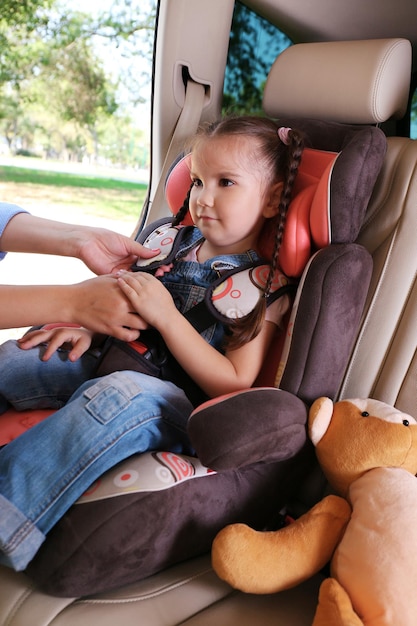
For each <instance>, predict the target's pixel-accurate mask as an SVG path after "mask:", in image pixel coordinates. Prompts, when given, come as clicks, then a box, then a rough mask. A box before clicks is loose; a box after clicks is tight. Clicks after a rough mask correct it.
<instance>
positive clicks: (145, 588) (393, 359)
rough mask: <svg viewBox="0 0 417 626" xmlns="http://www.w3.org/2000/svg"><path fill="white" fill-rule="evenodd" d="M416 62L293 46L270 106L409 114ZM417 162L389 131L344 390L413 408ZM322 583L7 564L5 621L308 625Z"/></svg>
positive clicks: (197, 565)
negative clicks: (257, 587) (261, 585)
mask: <svg viewBox="0 0 417 626" xmlns="http://www.w3.org/2000/svg"><path fill="white" fill-rule="evenodd" d="M306 59H307V60H308V63H306V62H305V60H306ZM364 59H366V63H364ZM410 62H411V58H410V46H409V45H408V42H406V41H404V40H398V39H396V40H379V41H374V42H338V43H326V44H309V45H307V44H303V45H300V46H293V47H292V48H290V49H289V50H288V51H287V52H286V53H283V54H282V55H281V57H279V59H278V61H277V62H276V64H275V66H274V68H273V69H272V71H271V74H270V79H269V81H268V84H267V87H266V92H265V110H266V113H267V114H268V115H271V116H274V117H279V118H282V117H315V118H316V119H319V120H320V119H321V120H324V121H329V120H331V121H335V122H342V123H350V124H352V123H353V124H374V123H380V122H383V121H385V120H386V119H388V118H390V117H392V116H394V117H395V116H399V117H401V115H402V114H403V113H404V111H405V107H406V104H407V99H408V84H409V76H410ZM294 77H296V79H295V78H294ZM352 77H353V78H352ZM300 86H302V93H301V92H300V91H299V89H300ZM280 94H281V95H282V98H281V96H280ZM416 164H417V147H416V145H415V143H414V142H413V141H411V140H409V139H406V138H389V139H388V151H387V154H386V157H385V161H384V166H383V170H382V172H381V174H380V176H379V178H378V181H377V184H376V186H375V190H374V193H373V196H372V199H371V202H370V204H369V208H368V211H367V214H366V219H365V223H364V226H363V228H362V230H361V233H360V236H359V240H358V241H359V242H360V243H361V244H363V245H364V246H365V247H366V248H367V249H368V250H369V251H370V252H371V254H372V256H373V260H374V271H373V276H372V281H371V288H370V292H369V296H368V300H367V304H366V309H365V313H364V316H363V321H362V324H361V328H360V331H359V334H358V338H357V341H356V343H355V347H354V350H353V352H352V356H351V359H350V363H349V366H348V369H347V372H346V375H345V377H344V381H343V383H342V387H341V389H340V396H341V397H352V396H355V397H358V396H373V397H375V398H377V399H380V400H383V401H386V402H390V403H392V404H396V405H397V406H398V408H400V409H402V410H404V411H407V412H409V413H411V414H414V415H417V406H416V402H417V400H416V399H415V393H414V384H413V381H414V380H415V374H416V356H415V352H416V336H415V332H416V331H415V330H414V324H413V323H412V322H413V313H415V309H416V307H417V300H416V286H415V276H416V269H417V251H416V248H415V244H414V237H415V232H417V230H416V226H417V224H416V222H417V210H416V200H415V193H416V191H417V189H416V184H417V183H416V181H415V175H414V171H415V167H416ZM413 375H414V376H413ZM310 487H311V490H315V489H316V488H317V486H316V485H314V486H311V485H307V487H306V488H305V493H306V491H307V489H308V488H310ZM313 488H314V489H313ZM307 495H309V494H307ZM277 567H279V563H277ZM319 582H320V581H319V578H318V577H317V578H316V579H314V580H311V581H308V582H307V583H306V584H304V585H302V586H300V587H298V588H296V589H294V590H291V591H289V592H285V593H281V594H276V595H272V596H251V595H244V594H241V593H237V592H234V591H233V590H231V589H230V588H229V587H228V586H227V585H226V584H224V583H222V582H221V581H219V580H218V579H217V577H216V576H215V575H214V573H213V572H212V570H211V567H210V557H209V555H208V556H206V557H201V558H197V559H193V560H189V561H187V562H185V563H184V564H182V565H179V566H174V567H172V568H170V569H169V570H166V571H164V572H162V573H160V574H157V575H154V576H151V577H150V578H148V579H146V580H144V581H142V582H140V583H137V584H133V585H130V586H128V587H125V588H123V589H119V590H117V591H113V592H108V593H104V594H100V595H96V596H94V597H87V598H79V599H78V598H56V597H52V596H48V595H47V594H44V593H42V592H40V591H39V590H37V589H36V587H35V586H34V584H33V583H32V582H31V581H30V580H29V579H28V578H27V577H26V576H25V575H24V574H19V573H15V572H13V571H11V570H9V569H6V568H0V624H1V626H6V625H7V626H29V625H30V626H44V625H45V626H46V625H51V624H54V626H70V625H72V624H74V626H75V625H77V626H87V625H88V626H91V625H94V624H100V626H110V625H111V626H113V625H114V624H115V623H120V624H123V626H130V625H132V626H133V625H135V626H137V625H138V624H143V625H144V626H162V625H165V626H174V625H179V624H182V625H187V626H203V625H206V626H209V625H210V626H212V625H213V624H214V623H216V622H217V623H219V624H221V625H222V626H232V625H237V624H239V625H240V626H246V625H247V626H249V625H251V626H253V624H263V626H268V625H269V624H271V625H272V624H274V625H277V624H282V625H283V626H284V625H285V626H292V625H294V626H303V625H304V624H305V625H308V624H311V621H312V616H313V613H314V608H315V605H316V601H317V590H318V583H319Z"/></svg>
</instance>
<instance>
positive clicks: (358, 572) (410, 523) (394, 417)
mask: <svg viewBox="0 0 417 626" xmlns="http://www.w3.org/2000/svg"><path fill="white" fill-rule="evenodd" d="M308 430H309V436H310V439H311V441H312V443H313V445H314V446H315V451H316V456H317V459H318V461H319V464H320V466H321V468H322V470H323V472H324V475H325V476H326V478H327V480H328V482H329V484H330V487H331V488H332V489H331V493H330V494H329V495H327V496H325V497H324V498H323V499H322V500H321V501H319V502H318V503H317V504H316V505H315V506H314V507H313V508H311V509H310V510H308V511H307V512H306V513H305V514H304V515H302V516H301V517H299V518H298V519H297V520H295V521H293V522H292V523H289V524H288V525H286V526H284V527H283V528H281V529H279V530H276V531H264V532H262V531H255V530H253V529H252V528H250V527H248V526H246V525H244V524H231V525H230V526H226V527H225V528H224V529H223V530H221V531H220V532H219V533H218V535H217V536H216V537H215V539H214V542H213V547H212V563H213V568H214V570H215V572H216V573H217V575H218V576H219V577H220V578H221V579H223V580H225V581H226V582H228V583H229V584H230V585H231V586H232V587H234V588H236V589H240V590H241V591H243V592H247V593H257V594H262V593H265V594H268V593H275V592H278V591H282V590H284V589H288V588H290V587H293V586H295V585H297V584H299V583H301V582H302V581H304V580H306V579H307V578H309V577H311V576H313V575H314V574H316V573H318V572H320V571H321V570H322V568H323V567H324V566H325V565H326V564H327V563H329V562H330V576H329V577H327V578H325V579H324V581H323V582H322V584H321V586H320V591H319V598H318V604H317V608H316V612H315V616H314V621H313V626H324V625H326V626H362V625H367V626H371V625H372V626H415V625H416V624H417V591H416V585H417V479H416V477H415V474H416V473H417V421H416V419H414V418H413V417H412V416H411V415H408V414H406V413H403V412H402V411H400V410H398V409H396V408H394V407H392V406H389V405H388V404H386V403H384V402H381V401H379V400H374V399H369V398H367V399H352V400H341V401H338V402H335V403H333V402H332V400H330V399H329V398H324V397H323V398H318V399H317V400H316V401H315V402H314V403H313V404H312V406H311V408H310V410H309V416H308Z"/></svg>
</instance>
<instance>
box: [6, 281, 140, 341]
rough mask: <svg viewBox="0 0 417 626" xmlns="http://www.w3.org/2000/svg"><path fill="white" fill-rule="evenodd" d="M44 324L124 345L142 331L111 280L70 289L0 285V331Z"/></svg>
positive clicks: (56, 286) (130, 306)
mask: <svg viewBox="0 0 417 626" xmlns="http://www.w3.org/2000/svg"><path fill="white" fill-rule="evenodd" d="M46 322H67V323H71V324H79V325H80V326H84V327H85V328H89V329H90V330H92V331H94V332H97V333H101V334H106V335H113V336H115V337H118V338H119V339H122V340H124V341H133V340H134V339H136V338H137V337H138V335H139V330H140V329H143V328H145V327H146V324H145V323H144V322H143V320H141V318H140V317H139V316H138V315H137V314H136V312H135V311H134V309H133V306H132V305H131V304H130V302H129V300H128V299H127V298H126V297H125V295H124V294H123V293H122V291H121V289H120V288H119V285H118V282H117V280H116V279H115V277H113V276H99V277H97V278H92V279H90V280H86V281H83V282H81V283H77V284H73V285H35V286H26V285H24V286H21V285H0V328H17V327H20V326H36V325H37V324H45V323H46Z"/></svg>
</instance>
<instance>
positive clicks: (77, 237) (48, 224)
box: [0, 205, 158, 274]
mask: <svg viewBox="0 0 417 626" xmlns="http://www.w3.org/2000/svg"><path fill="white" fill-rule="evenodd" d="M11 206H13V205H7V207H8V208H9V210H10V207H11ZM0 208H1V207H0ZM16 209H17V210H19V208H18V207H16ZM0 250H2V251H3V252H32V253H41V254H54V255H60V256H68V257H76V258H79V259H81V260H82V261H83V262H84V263H85V264H86V265H87V267H88V268H89V269H91V270H92V271H93V272H94V273H96V274H110V273H112V272H115V271H117V270H119V269H123V268H124V269H127V268H129V267H130V266H131V265H132V263H134V261H136V259H137V258H138V257H145V258H150V257H153V256H155V254H156V253H157V252H158V251H155V250H149V249H148V248H144V247H143V246H142V245H141V244H140V243H138V242H137V241H134V240H133V239H131V238H130V237H125V236H124V235H120V234H118V233H115V232H112V231H110V230H107V229H105V228H94V227H89V226H80V225H74V224H65V223H63V222H56V221H53V220H47V219H44V218H41V217H36V216H34V215H30V214H29V213H25V212H20V213H19V212H18V213H16V214H14V215H13V214H12V216H11V218H10V219H9V221H8V222H7V225H6V226H5V227H4V230H3V232H2V233H1V231H0Z"/></svg>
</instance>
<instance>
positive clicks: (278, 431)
mask: <svg viewBox="0 0 417 626" xmlns="http://www.w3.org/2000/svg"><path fill="white" fill-rule="evenodd" d="M281 122H282V124H283V125H285V126H294V127H295V126H297V127H298V128H301V130H303V131H304V132H305V134H306V143H307V145H309V146H311V147H312V148H315V149H319V150H329V151H335V152H338V153H340V154H338V157H337V159H336V161H335V164H334V171H333V175H332V180H331V188H330V196H331V203H330V215H329V216H328V217H329V221H328V224H329V228H328V232H329V233H330V239H331V242H335V243H336V244H337V245H330V246H329V247H325V248H323V249H322V250H319V251H317V253H316V249H317V248H318V247H319V246H318V244H316V243H315V242H314V238H313V237H312V245H311V248H312V252H313V253H314V254H313V258H312V260H311V262H309V263H308V266H307V268H306V271H305V272H304V274H303V276H302V278H301V281H300V286H301V287H302V289H301V290H300V289H299V293H298V295H297V298H296V302H295V307H294V311H293V314H292V317H291V320H290V325H291V330H290V331H289V333H288V337H287V342H286V345H284V353H285V362H284V364H282V363H280V364H279V366H278V369H279V376H278V377H277V376H276V374H277V372H276V369H277V367H276V364H275V369H274V371H273V372H272V378H271V374H270V375H269V379H268V380H269V381H270V382H268V388H259V389H252V390H247V391H244V392H242V393H241V394H232V395H231V396H229V397H225V398H220V399H218V400H216V401H210V402H208V403H207V404H205V405H203V406H202V407H199V408H197V409H196V411H195V412H194V413H193V415H192V417H191V419H190V422H189V435H190V438H191V441H192V445H193V447H194V448H195V449H196V450H197V453H198V456H199V462H201V463H203V465H204V466H206V467H209V468H210V470H212V471H210V472H208V474H207V475H202V474H201V473H199V472H198V471H195V472H194V474H193V476H189V477H188V479H187V480H176V481H174V483H173V484H172V485H169V486H168V487H167V488H166V489H157V490H154V489H152V488H151V489H149V490H146V489H145V490H136V491H135V490H134V488H133V486H132V490H131V491H125V492H123V493H119V494H117V495H115V494H113V495H111V494H110V495H108V496H106V497H101V498H100V499H94V497H91V498H88V499H85V498H84V499H83V498H81V500H80V501H79V502H78V503H77V504H75V505H74V506H73V507H72V508H71V509H70V510H69V511H68V512H67V513H66V515H65V516H64V517H63V518H62V519H61V520H60V522H59V523H58V524H57V525H56V526H55V527H54V528H53V529H52V531H51V532H50V533H49V535H48V537H47V539H46V541H45V542H44V544H43V545H42V547H41V549H40V550H39V552H38V553H37V555H36V556H35V558H34V559H33V561H32V562H31V563H30V565H29V567H28V568H27V570H26V573H27V574H28V575H29V577H30V578H32V579H33V580H34V581H35V583H36V584H38V585H39V586H40V587H41V589H43V590H44V591H46V592H48V593H50V594H52V595H57V596H84V595H88V594H92V593H97V592H101V591H106V590H109V589H112V588H115V587H118V586H120V585H125V584H128V583H129V582H134V581H137V580H140V579H142V578H145V577H147V576H150V575H151V574H153V573H155V572H157V571H160V570H162V569H164V568H166V567H169V566H170V565H173V564H175V563H178V562H181V561H184V560H186V559H189V558H191V557H194V556H198V555H200V554H203V553H204V552H207V551H208V550H209V548H210V545H211V541H212V539H213V538H214V536H215V535H216V533H217V532H218V530H219V529H220V528H222V527H223V526H224V525H226V524H228V523H232V522H246V523H248V524H249V525H251V526H253V527H255V528H269V527H273V525H274V521H275V520H274V513H276V512H277V511H278V510H279V508H280V506H283V505H284V504H285V502H286V500H287V499H288V497H289V495H290V493H291V492H292V491H293V490H294V489H295V488H296V485H297V484H298V482H299V481H300V480H301V478H302V476H304V475H305V473H306V472H307V471H308V470H309V468H310V467H311V463H312V460H313V458H314V455H313V454H312V449H311V446H310V445H309V444H308V442H307V437H306V429H305V424H306V419H307V408H308V405H309V404H310V403H311V402H312V401H313V400H314V399H315V398H316V397H319V396H322V395H328V396H330V397H334V396H335V394H336V393H337V390H338V387H339V385H340V382H341V380H342V376H343V372H344V369H345V367H346V364H347V361H348V357H349V353H350V350H351V348H352V346H353V342H354V339H355V334H356V330H357V328H358V325H359V320H360V317H361V313H362V309H363V306H364V302H365V298H366V294H367V290H368V285H369V281H370V276H371V271H372V261H371V257H370V255H369V253H368V252H367V251H366V250H365V248H363V247H362V246H359V245H357V244H354V243H352V242H353V241H354V240H355V239H356V237H357V235H358V232H359V230H360V227H361V224H362V220H363V216H364V213H365V210H366V207H367V204H368V201H369V198H370V195H371V193H372V188H373V185H374V183H375V180H376V178H377V176H378V173H379V170H380V168H381V165H382V162H383V157H384V153H385V136H384V134H383V133H382V131H380V130H379V129H377V128H374V127H363V128H362V127H356V126H345V125H342V124H337V123H329V124H326V123H324V122H317V121H313V120H289V119H286V120H280V123H281ZM279 358H280V357H278V360H279ZM274 379H276V380H277V383H278V384H279V389H277V388H276V387H274ZM271 381H272V382H271ZM129 462H130V461H129V459H128V460H127V461H125V462H123V464H121V466H120V467H119V468H117V471H116V475H117V476H119V479H120V476H121V475H123V472H124V471H125V470H126V468H128V467H129ZM179 462H180V461H178V463H179ZM158 463H160V460H159V461H158ZM191 464H192V463H191ZM196 465H198V462H197V461H196ZM165 469H166V470H167V471H171V470H170V469H169V468H168V469H167V468H166V467H165ZM171 469H172V468H171ZM192 471H193V470H191V472H192ZM125 475H128V472H127V473H126V472H125ZM101 480H102V481H105V480H107V478H106V476H103V477H102V479H101ZM109 480H112V479H111V478H109ZM113 480H114V473H113Z"/></svg>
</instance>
